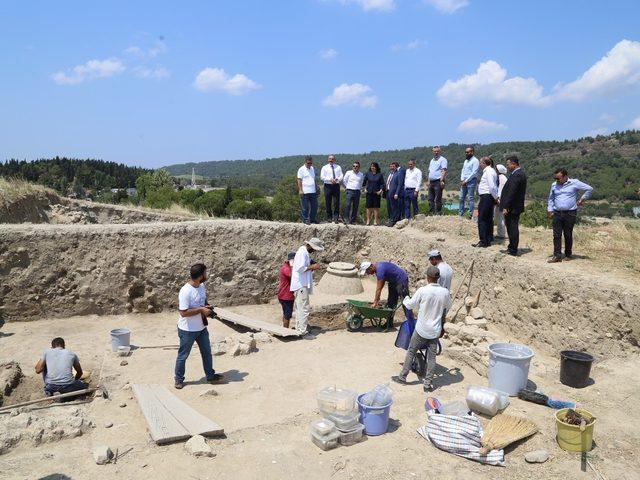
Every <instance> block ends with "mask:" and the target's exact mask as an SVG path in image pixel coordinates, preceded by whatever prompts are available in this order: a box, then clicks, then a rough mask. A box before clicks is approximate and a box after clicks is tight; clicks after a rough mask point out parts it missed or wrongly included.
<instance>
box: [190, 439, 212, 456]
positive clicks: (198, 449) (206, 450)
mask: <svg viewBox="0 0 640 480" xmlns="http://www.w3.org/2000/svg"><path fill="white" fill-rule="evenodd" d="M184 448H185V450H186V451H187V452H189V453H190V454H191V455H193V456H194V457H214V456H215V453H213V450H211V447H210V446H209V445H208V444H207V441H206V440H205V438H204V437H203V436H202V435H194V436H193V437H191V438H190V439H189V440H188V441H187V442H186V443H185V444H184Z"/></svg>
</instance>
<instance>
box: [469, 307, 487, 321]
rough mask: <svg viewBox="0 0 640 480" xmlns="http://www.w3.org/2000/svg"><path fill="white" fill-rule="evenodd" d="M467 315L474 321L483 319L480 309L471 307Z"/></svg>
mask: <svg viewBox="0 0 640 480" xmlns="http://www.w3.org/2000/svg"><path fill="white" fill-rule="evenodd" d="M469 315H471V316H472V317H473V318H475V319H479V318H484V312H483V311H482V309H481V308H480V307H473V308H472V309H471V311H470V312H469Z"/></svg>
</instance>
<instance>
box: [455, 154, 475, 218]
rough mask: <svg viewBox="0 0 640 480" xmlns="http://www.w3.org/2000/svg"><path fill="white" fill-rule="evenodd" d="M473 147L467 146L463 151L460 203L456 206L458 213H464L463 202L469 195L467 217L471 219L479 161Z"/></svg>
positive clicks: (461, 214)
mask: <svg viewBox="0 0 640 480" xmlns="http://www.w3.org/2000/svg"><path fill="white" fill-rule="evenodd" d="M474 154H475V149H474V148H473V147H467V148H466V149H465V151H464V157H465V161H464V163H463V164H462V171H461V172H460V205H459V206H458V215H459V216H460V217H461V216H463V215H464V202H465V200H466V199H467V196H468V197H469V219H470V220H472V219H473V199H474V197H475V194H476V187H477V186H478V170H479V169H480V162H479V161H478V159H477V158H476V157H475V155H474Z"/></svg>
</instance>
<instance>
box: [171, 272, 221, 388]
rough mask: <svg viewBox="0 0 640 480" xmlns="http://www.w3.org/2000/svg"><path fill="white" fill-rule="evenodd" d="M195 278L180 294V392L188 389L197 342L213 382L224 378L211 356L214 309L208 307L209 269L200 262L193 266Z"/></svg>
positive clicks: (177, 373) (177, 384)
mask: <svg viewBox="0 0 640 480" xmlns="http://www.w3.org/2000/svg"><path fill="white" fill-rule="evenodd" d="M190 276H191V279H190V280H189V281H188V282H187V283H185V284H184V286H183V287H182V288H181V289H180V294H179V295H178V310H179V312H180V316H179V317H178V338H179V339H180V348H179V349H178V357H177V358H176V367H175V387H176V388H177V389H178V390H179V389H181V388H183V387H184V369H185V363H186V362H187V358H188V357H189V354H190V353H191V347H193V343H194V342H195V343H197V344H198V348H199V349H200V356H202V367H203V368H204V374H205V375H206V377H207V382H209V383H220V382H221V381H222V380H223V377H222V375H220V374H218V373H216V372H215V370H214V369H213V358H212V356H211V343H210V342H209V331H208V330H207V324H208V321H207V317H209V316H212V313H213V308H212V307H210V306H209V305H208V304H207V292H206V291H205V288H204V282H206V280H207V267H206V266H204V264H202V263H196V264H195V265H193V266H192V267H191V271H190Z"/></svg>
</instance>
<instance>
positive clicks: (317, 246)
mask: <svg viewBox="0 0 640 480" xmlns="http://www.w3.org/2000/svg"><path fill="white" fill-rule="evenodd" d="M305 243H306V244H307V245H309V246H310V247H311V248H313V249H314V250H315V251H316V252H321V251H322V250H324V242H323V241H322V240H320V239H319V238H317V237H313V238H312V239H311V240H307V241H306V242H305Z"/></svg>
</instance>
